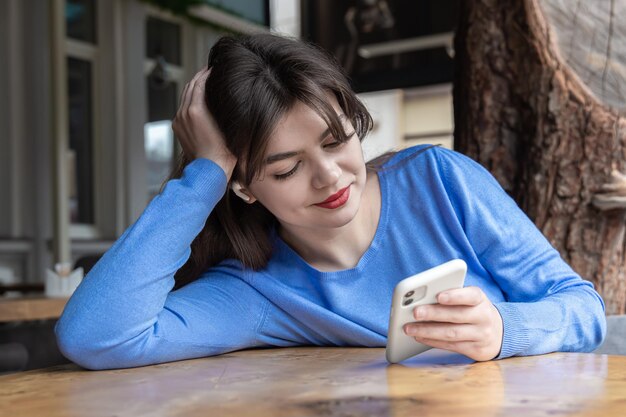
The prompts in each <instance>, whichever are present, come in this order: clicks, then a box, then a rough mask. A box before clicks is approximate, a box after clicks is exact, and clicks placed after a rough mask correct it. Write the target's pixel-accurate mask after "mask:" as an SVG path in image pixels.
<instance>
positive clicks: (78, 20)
mask: <svg viewBox="0 0 626 417" xmlns="http://www.w3.org/2000/svg"><path fill="white" fill-rule="evenodd" d="M96 21H97V2H96V0H66V2H65V24H66V40H65V47H66V51H67V60H66V62H67V86H68V91H67V94H68V119H69V120H68V122H69V124H68V128H69V130H68V133H69V149H68V158H67V159H68V167H69V168H68V169H69V188H70V189H69V196H68V198H69V211H70V212H69V213H68V215H69V216H70V222H71V227H70V236H71V237H73V238H96V237H98V235H99V233H98V229H97V227H96V226H97V225H96V221H95V218H96V213H95V204H94V195H95V192H96V190H95V180H94V162H95V161H94V150H95V141H96V138H95V132H96V131H97V129H96V126H95V125H96V123H95V120H94V114H95V111H94V103H95V102H96V91H95V88H94V84H95V83H94V80H95V78H96V74H95V71H96V68H97V63H98V61H97V57H98V45H97V36H96V33H97V30H96Z"/></svg>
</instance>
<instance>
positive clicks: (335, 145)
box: [324, 140, 344, 148]
mask: <svg viewBox="0 0 626 417" xmlns="http://www.w3.org/2000/svg"><path fill="white" fill-rule="evenodd" d="M343 144H344V142H339V141H338V140H337V141H335V142H331V143H328V144H326V145H324V147H325V148H336V147H337V146H339V145H343Z"/></svg>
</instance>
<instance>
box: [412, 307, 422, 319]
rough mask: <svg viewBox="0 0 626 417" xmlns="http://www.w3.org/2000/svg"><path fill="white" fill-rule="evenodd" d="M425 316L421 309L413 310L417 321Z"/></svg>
mask: <svg viewBox="0 0 626 417" xmlns="http://www.w3.org/2000/svg"><path fill="white" fill-rule="evenodd" d="M422 315H423V311H422V309H421V308H420V307H415V310H413V317H415V318H416V319H419V318H420V317H422Z"/></svg>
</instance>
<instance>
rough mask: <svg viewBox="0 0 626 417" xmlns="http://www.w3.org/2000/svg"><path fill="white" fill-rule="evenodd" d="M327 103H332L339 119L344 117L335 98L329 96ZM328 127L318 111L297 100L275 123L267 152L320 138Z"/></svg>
mask: <svg viewBox="0 0 626 417" xmlns="http://www.w3.org/2000/svg"><path fill="white" fill-rule="evenodd" d="M329 104H331V105H332V107H333V109H334V110H335V113H336V114H337V116H338V117H339V118H340V120H341V119H343V118H344V117H345V116H344V115H343V110H342V109H341V107H340V106H339V103H337V100H335V99H334V98H330V99H329ZM342 121H343V120H342ZM328 129H329V126H328V125H327V124H326V121H325V120H324V119H323V118H322V116H320V115H319V113H318V112H316V111H315V110H314V109H313V108H311V107H310V106H308V105H306V104H304V103H302V102H301V101H298V102H296V103H295V104H294V106H293V107H292V108H291V109H290V110H289V111H287V112H286V113H285V115H284V116H283V117H282V118H281V119H280V120H279V121H278V123H277V124H276V128H275V129H274V130H273V132H272V134H271V135H270V138H269V142H268V148H267V149H268V153H269V152H272V151H273V150H274V149H277V148H282V147H285V146H290V145H291V146H293V144H297V143H302V142H303V141H308V140H313V139H320V137H319V136H320V135H321V134H322V133H324V132H325V131H327V130H328ZM321 139H323V138H321Z"/></svg>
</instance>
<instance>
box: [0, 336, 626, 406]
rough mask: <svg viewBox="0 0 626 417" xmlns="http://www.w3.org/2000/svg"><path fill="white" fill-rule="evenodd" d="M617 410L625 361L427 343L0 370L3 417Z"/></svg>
mask: <svg viewBox="0 0 626 417" xmlns="http://www.w3.org/2000/svg"><path fill="white" fill-rule="evenodd" d="M546 415H558V416H602V417H607V416H620V417H623V416H624V415H626V357H624V356H608V355H594V354H583V353H555V354H550V355H544V356H534V357H525V358H511V359H505V360H501V361H492V362H484V363H472V362H471V361H470V360H468V359H467V358H465V357H463V356H460V355H456V354H452V353H448V352H445V351H440V350H431V351H430V352H427V353H425V354H423V355H420V356H418V357H417V358H413V359H410V360H408V361H406V362H404V363H403V364H397V365H388V364H387V363H386V361H385V356H384V349H379V348H376V349H362V348H314V347H304V348H290V349H262V350H248V351H241V352H236V353H231V354H227V355H222V356H217V357H213V358H204V359H196V360H189V361H181V362H175V363H167V364H162V365H155V366H148V367H143V368H135V369H125V370H115V371H97V372H93V371H84V370H81V369H80V368H79V367H78V366H76V365H63V366H57V367H53V368H47V369H43V370H37V371H29V372H23V373H19V374H13V375H6V376H3V377H0V416H2V417H4V416H11V417H13V416H20V417H31V416H32V417H35V416H36V417H40V416H46V417H55V416H64V417H66V416H81V417H82V416H202V417H211V416H255V417H257V416H258V417H263V416H271V417H281V416H342V417H348V416H376V417H382V416H419V417H426V416H454V417H456V416H481V417H485V416H524V417H526V416H546Z"/></svg>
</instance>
